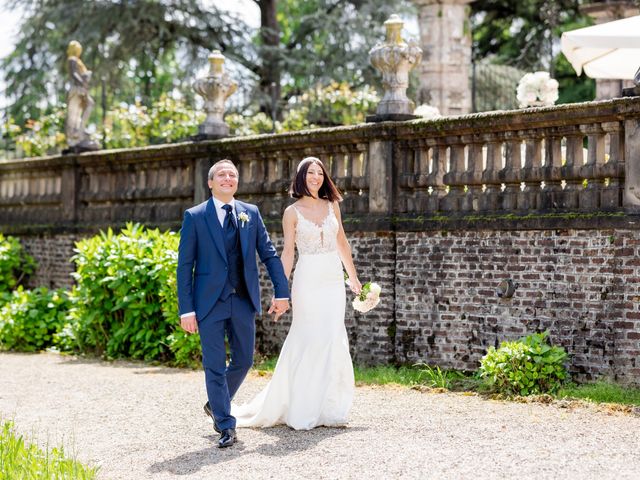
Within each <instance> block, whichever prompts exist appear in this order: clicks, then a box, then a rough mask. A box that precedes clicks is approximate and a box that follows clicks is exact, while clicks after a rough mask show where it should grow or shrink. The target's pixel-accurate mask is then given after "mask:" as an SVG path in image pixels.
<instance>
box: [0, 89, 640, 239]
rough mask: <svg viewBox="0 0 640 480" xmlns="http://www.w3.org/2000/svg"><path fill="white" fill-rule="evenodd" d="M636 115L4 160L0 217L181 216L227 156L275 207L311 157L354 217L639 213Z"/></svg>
mask: <svg viewBox="0 0 640 480" xmlns="http://www.w3.org/2000/svg"><path fill="white" fill-rule="evenodd" d="M639 116H640V99H635V98H632V99H616V100H610V101H604V102H590V103H583V104H571V105H565V106H557V107H548V108H541V109H530V110H518V111H506V112H489V113H482V114H474V115H466V116H460V117H447V118H442V119H437V120H430V121H427V120H414V121H409V122H384V123H380V124H364V125H358V126H353V127H337V128H329V129H321V130H313V131H306V132H296V133H289V134H281V135H262V136H255V137H242V138H230V139H223V140H217V141H209V142H199V143H193V142H187V143H181V144H174V145H163V146H154V147H148V148H138V149H129V150H114V151H102V152H92V153H86V154H82V155H68V156H57V157H47V158H39V159H29V160H19V161H12V162H5V163H2V164H0V205H1V208H0V225H2V228H3V229H4V230H6V231H16V230H20V229H22V228H24V227H29V228H33V227H39V226H40V227H44V228H50V227H51V225H54V224H55V225H58V226H66V227H71V226H73V227H76V228H80V229H84V228H89V229H91V228H95V227H102V226H104V225H113V224H121V223H123V222H126V221H132V220H133V221H142V222H146V223H150V224H158V225H169V226H171V225H177V224H179V221H180V219H181V212H182V211H183V210H184V209H185V208H187V207H188V206H190V205H192V204H194V203H196V202H198V201H202V200H204V199H205V198H207V196H208V191H207V187H206V172H207V169H208V168H209V166H210V165H211V164H212V163H213V162H214V161H216V160H218V159H220V158H224V157H228V158H231V159H232V160H233V161H234V162H236V163H237V165H238V168H239V170H240V176H241V186H240V194H241V196H242V197H244V198H246V199H247V200H248V201H251V202H255V203H257V204H259V205H260V206H261V208H262V211H263V213H264V214H265V216H266V217H274V218H275V217H279V216H280V215H281V213H282V211H283V209H284V207H285V206H286V205H287V204H288V203H289V199H288V196H287V189H288V185H289V181H290V179H291V177H292V174H293V172H295V167H296V165H297V163H298V161H299V160H300V159H301V158H303V157H304V156H307V155H314V156H317V157H319V158H321V159H322V160H323V161H324V163H325V164H326V165H327V168H328V169H329V171H330V172H331V174H332V176H333V177H334V179H335V181H336V183H337V184H338V186H339V187H340V189H341V190H342V191H343V192H344V194H345V201H344V204H343V209H344V211H345V213H346V214H347V215H351V216H365V217H366V218H369V219H371V218H381V217H386V218H391V217H393V216H398V215H401V216H402V215H404V216H409V217H411V216H420V217H422V218H427V219H428V218H429V217H430V216H438V217H441V216H450V217H465V216H467V217H468V216H470V215H487V214H514V215H527V214H531V213H535V212H574V211H575V212H594V211H605V212H615V211H635V210H636V209H637V208H638V207H639V206H640V198H639V196H638V195H636V194H635V192H638V190H637V188H638V187H637V183H638V180H637V178H638V174H639V173H640V172H638V166H636V165H635V163H633V162H629V161H627V159H631V160H633V159H635V158H638V156H639V154H640V140H639V138H640V135H639V134H638V128H637V127H638V118H639ZM630 173H631V174H632V175H633V177H630ZM639 195H640V193H639Z"/></svg>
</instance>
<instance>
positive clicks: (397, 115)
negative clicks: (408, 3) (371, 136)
mask: <svg viewBox="0 0 640 480" xmlns="http://www.w3.org/2000/svg"><path fill="white" fill-rule="evenodd" d="M403 25H404V22H403V21H402V20H401V19H400V17H399V16H398V15H395V14H394V15H391V17H389V20H387V21H386V22H384V26H385V28H386V30H387V33H386V39H385V41H384V42H383V43H379V44H378V45H376V46H375V47H373V48H372V49H371V51H370V52H369V58H370V59H371V64H372V65H373V66H374V67H375V68H376V69H377V70H379V71H380V72H381V73H382V86H383V87H384V96H383V98H382V100H381V101H380V103H379V104H378V108H377V109H376V117H377V118H376V119H368V120H370V121H376V120H378V121H380V120H404V119H410V118H416V117H415V116H414V115H413V111H414V109H415V104H414V103H413V102H412V101H411V100H410V99H409V98H408V97H407V93H406V92H407V87H408V86H409V72H410V71H411V70H412V69H413V68H414V67H415V66H416V65H418V64H419V63H420V59H421V58H422V49H421V48H420V47H419V46H418V45H417V44H416V43H415V42H410V43H406V42H405V41H404V40H402V36H401V33H402V27H403Z"/></svg>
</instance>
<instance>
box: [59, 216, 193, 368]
mask: <svg viewBox="0 0 640 480" xmlns="http://www.w3.org/2000/svg"><path fill="white" fill-rule="evenodd" d="M178 241H179V240H178V235H177V234H175V233H173V232H164V233H161V232H160V231H159V230H157V229H156V230H151V229H146V228H145V227H143V226H141V225H139V224H128V225H127V226H126V228H124V229H123V230H122V231H121V232H120V233H119V234H117V235H116V234H114V233H113V231H111V230H108V231H107V232H102V233H101V234H100V235H97V236H95V237H93V238H89V239H86V240H82V241H80V242H78V243H76V250H75V251H76V254H75V255H74V256H73V261H74V262H75V264H76V271H75V272H74V273H73V276H74V278H75V279H76V286H75V287H74V288H73V290H72V291H71V294H70V299H71V308H70V310H69V314H68V316H67V322H68V329H67V330H66V333H65V335H64V336H65V340H66V342H67V344H75V345H76V348H77V349H78V350H79V351H81V352H92V353H97V354H99V355H105V356H106V357H108V358H121V357H123V358H136V359H142V360H147V361H148V360H158V361H165V362H166V361H169V362H173V363H176V364H179V365H191V363H192V362H191V360H192V359H195V360H196V361H197V360H198V359H199V358H200V343H199V339H198V337H197V336H189V337H187V335H186V334H185V333H184V332H183V331H182V329H181V328H180V327H179V318H178V310H177V303H178V302H177V298H176V279H175V271H176V266H177V251H178Z"/></svg>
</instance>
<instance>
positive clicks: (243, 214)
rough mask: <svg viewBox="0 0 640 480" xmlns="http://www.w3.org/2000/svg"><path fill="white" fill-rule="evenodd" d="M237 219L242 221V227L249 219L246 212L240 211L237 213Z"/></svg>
mask: <svg viewBox="0 0 640 480" xmlns="http://www.w3.org/2000/svg"><path fill="white" fill-rule="evenodd" d="M238 220H240V221H241V222H242V226H243V227H244V225H245V224H246V223H247V222H248V221H249V215H247V212H241V213H239V214H238Z"/></svg>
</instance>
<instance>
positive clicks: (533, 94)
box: [516, 72, 558, 108]
mask: <svg viewBox="0 0 640 480" xmlns="http://www.w3.org/2000/svg"><path fill="white" fill-rule="evenodd" d="M516 97H517V99H518V102H519V103H520V108H526V107H540V106H548V105H553V104H554V103H555V102H556V100H558V82H557V80H555V79H553V78H551V77H550V76H549V72H535V73H527V74H525V75H524V76H523V77H522V78H521V79H520V83H518V88H517V90H516Z"/></svg>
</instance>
